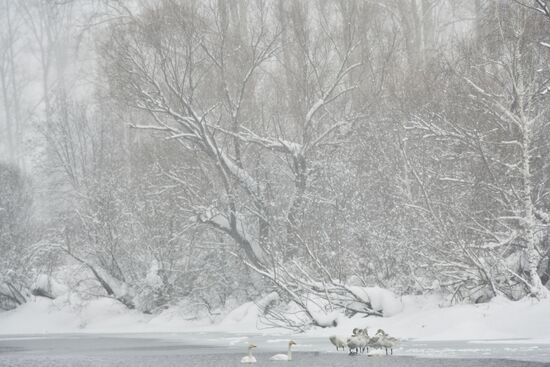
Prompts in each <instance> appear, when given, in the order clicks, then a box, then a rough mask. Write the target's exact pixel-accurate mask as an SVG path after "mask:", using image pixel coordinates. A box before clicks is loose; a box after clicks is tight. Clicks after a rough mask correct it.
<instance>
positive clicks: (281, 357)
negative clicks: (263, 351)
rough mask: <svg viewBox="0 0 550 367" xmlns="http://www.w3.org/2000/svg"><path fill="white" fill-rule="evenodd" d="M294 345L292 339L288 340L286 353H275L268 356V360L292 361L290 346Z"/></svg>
mask: <svg viewBox="0 0 550 367" xmlns="http://www.w3.org/2000/svg"><path fill="white" fill-rule="evenodd" d="M293 345H296V342H295V341H294V340H291V341H289V342H288V353H287V354H275V355H274V356H273V357H271V358H269V360H270V361H292V346H293Z"/></svg>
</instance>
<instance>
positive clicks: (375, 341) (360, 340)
mask: <svg viewBox="0 0 550 367" xmlns="http://www.w3.org/2000/svg"><path fill="white" fill-rule="evenodd" d="M329 340H330V342H331V343H332V345H334V346H335V347H336V350H337V351H339V350H340V348H342V350H346V348H348V349H349V354H350V355H357V354H359V353H364V352H365V350H366V351H367V354H368V355H372V354H369V348H372V349H384V350H385V351H386V355H388V354H391V355H393V348H395V347H396V346H397V345H399V340H398V339H397V338H394V337H391V336H389V335H388V334H387V333H386V332H385V331H384V330H382V329H378V331H377V332H376V334H374V336H369V333H368V331H367V328H364V329H360V328H355V329H353V331H352V335H351V336H349V337H343V336H338V335H331V336H329ZM294 345H296V342H295V341H294V340H290V341H289V342H288V351H287V353H286V354H284V353H281V354H275V355H274V356H272V357H271V358H269V360H271V361H287V362H288V361H292V346H294ZM254 348H256V345H255V344H253V343H248V355H246V356H244V357H242V358H241V363H256V357H254V356H253V355H252V349H254Z"/></svg>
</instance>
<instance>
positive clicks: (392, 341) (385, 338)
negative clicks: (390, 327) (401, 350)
mask: <svg viewBox="0 0 550 367" xmlns="http://www.w3.org/2000/svg"><path fill="white" fill-rule="evenodd" d="M376 337H377V338H378V339H377V344H378V345H379V347H380V348H384V349H386V355H388V349H389V350H390V351H391V354H392V355H393V348H394V347H396V346H397V345H398V344H399V340H397V339H396V338H394V337H391V336H389V335H388V334H387V333H386V332H385V331H384V330H382V329H378V331H377V332H376Z"/></svg>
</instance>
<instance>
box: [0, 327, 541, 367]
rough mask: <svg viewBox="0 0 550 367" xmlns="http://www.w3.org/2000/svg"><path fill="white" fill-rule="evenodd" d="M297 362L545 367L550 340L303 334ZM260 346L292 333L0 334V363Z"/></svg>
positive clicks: (225, 355) (154, 356)
mask: <svg viewBox="0 0 550 367" xmlns="http://www.w3.org/2000/svg"><path fill="white" fill-rule="evenodd" d="M294 340H295V341H296V342H297V345H296V349H295V350H294V352H293V360H292V362H290V363H291V364H292V365H294V366H297V367H314V366H319V367H323V366H332V367H344V366H373V367H377V366H387V367H399V366H408V367H416V366H418V367H420V366H423V367H432V366H433V367H436V366H441V367H451V366H453V367H454V366H457V367H493V366H495V367H497V366H499V367H500V366H503V367H530V366H533V367H540V366H550V345H544V344H542V345H537V344H530V343H529V342H527V341H516V342H510V341H509V342H502V341H494V342H464V341H460V342H452V341H451V342H418V341H403V342H402V343H401V346H400V347H399V348H397V349H396V350H395V351H394V355H393V356H385V355H377V356H367V355H358V356H350V355H348V354H347V353H346V352H342V351H340V352H336V351H335V350H334V349H333V347H332V345H331V344H330V342H329V341H328V340H327V339H326V338H308V337H300V336H296V337H295V338H294ZM248 341H253V342H254V343H255V344H257V345H258V348H257V349H256V350H255V353H254V355H255V356H256V359H257V361H258V363H256V365H257V366H273V365H274V364H275V365H276V364H278V363H281V362H271V361H269V357H270V356H271V355H273V354H275V353H280V352H285V351H286V344H287V342H288V339H286V337H284V336H281V337H274V336H258V335H256V336H238V335H234V334H221V333H177V334H176V333H166V334H74V335H66V334H64V335H26V336H0V366H2V367H4V366H10V367H20V366H21V367H23V366H25V367H34V366H37V367H38V366H40V367H81V366H82V367H84V366H90V367H91V366H94V367H114V366H117V367H129V366H131V367H149V366H151V367H153V366H154V367H171V366H174V367H176V366H177V367H182V366H196V367H223V366H242V365H241V363H240V359H241V357H242V356H244V355H245V354H246V343H247V342H248Z"/></svg>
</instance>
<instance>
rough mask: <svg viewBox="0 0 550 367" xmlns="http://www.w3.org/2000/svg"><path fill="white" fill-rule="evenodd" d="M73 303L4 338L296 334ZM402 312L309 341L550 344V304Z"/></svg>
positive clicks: (9, 318) (245, 312)
mask: <svg viewBox="0 0 550 367" xmlns="http://www.w3.org/2000/svg"><path fill="white" fill-rule="evenodd" d="M69 301H70V299H69V298H65V297H62V298H58V299H56V300H49V299H46V298H41V297H37V298H34V299H33V300H31V301H30V302H28V303H27V304H25V305H23V306H21V307H19V308H17V309H15V310H12V311H8V312H1V313H0V334H4V335H5V334H11V335H17V334H19V335H20V334H51V333H155V332H157V333H158V332H191V331H204V332H224V333H238V334H242V333H254V334H261V335H285V334H291V332H290V331H288V330H284V329H274V328H267V327H266V325H264V324H263V323H262V320H261V318H259V315H258V314H259V312H258V309H257V307H256V305H255V304H254V303H252V302H249V303H246V304H243V305H241V306H239V307H237V308H236V309H234V310H231V311H228V312H226V313H225V315H224V316H223V317H221V318H220V319H219V320H216V321H214V322H212V321H211V320H210V319H204V320H187V319H186V316H187V315H185V314H184V313H183V311H182V310H181V309H179V308H177V307H174V308H170V309H168V310H165V311H164V312H162V313H161V314H159V315H145V314H142V313H139V312H137V311H132V310H127V309H126V308H125V307H124V306H122V305H121V304H120V303H118V302H116V301H114V300H111V299H108V298H103V299H95V300H92V301H87V302H69ZM400 302H401V304H402V310H401V312H398V313H395V314H394V315H393V316H391V317H383V318H381V317H367V318H363V317H356V318H351V319H349V318H346V317H344V316H343V315H342V316H340V317H339V319H338V321H339V325H338V327H336V328H326V329H321V328H313V329H310V330H308V331H307V332H306V333H305V334H304V335H305V336H307V337H327V336H329V335H332V334H341V335H348V334H349V333H350V331H351V330H352V329H353V328H355V327H360V328H364V327H367V328H368V330H369V331H370V332H371V334H373V333H374V332H375V331H376V330H377V329H378V328H382V329H384V330H385V331H386V332H388V333H389V334H390V335H394V336H396V337H399V338H401V339H407V340H416V341H448V340H469V341H475V340H501V341H502V340H510V341H514V343H516V344H521V343H539V344H550V300H543V301H537V300H534V299H524V300H521V301H516V302H513V301H509V300H506V299H504V298H495V299H494V300H493V301H491V302H490V303H485V304H478V305H471V304H464V305H454V306H451V307H441V306H440V304H441V299H439V298H437V297H434V296H432V297H426V296H422V297H420V296H418V297H417V296H406V297H402V298H401V299H400Z"/></svg>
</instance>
